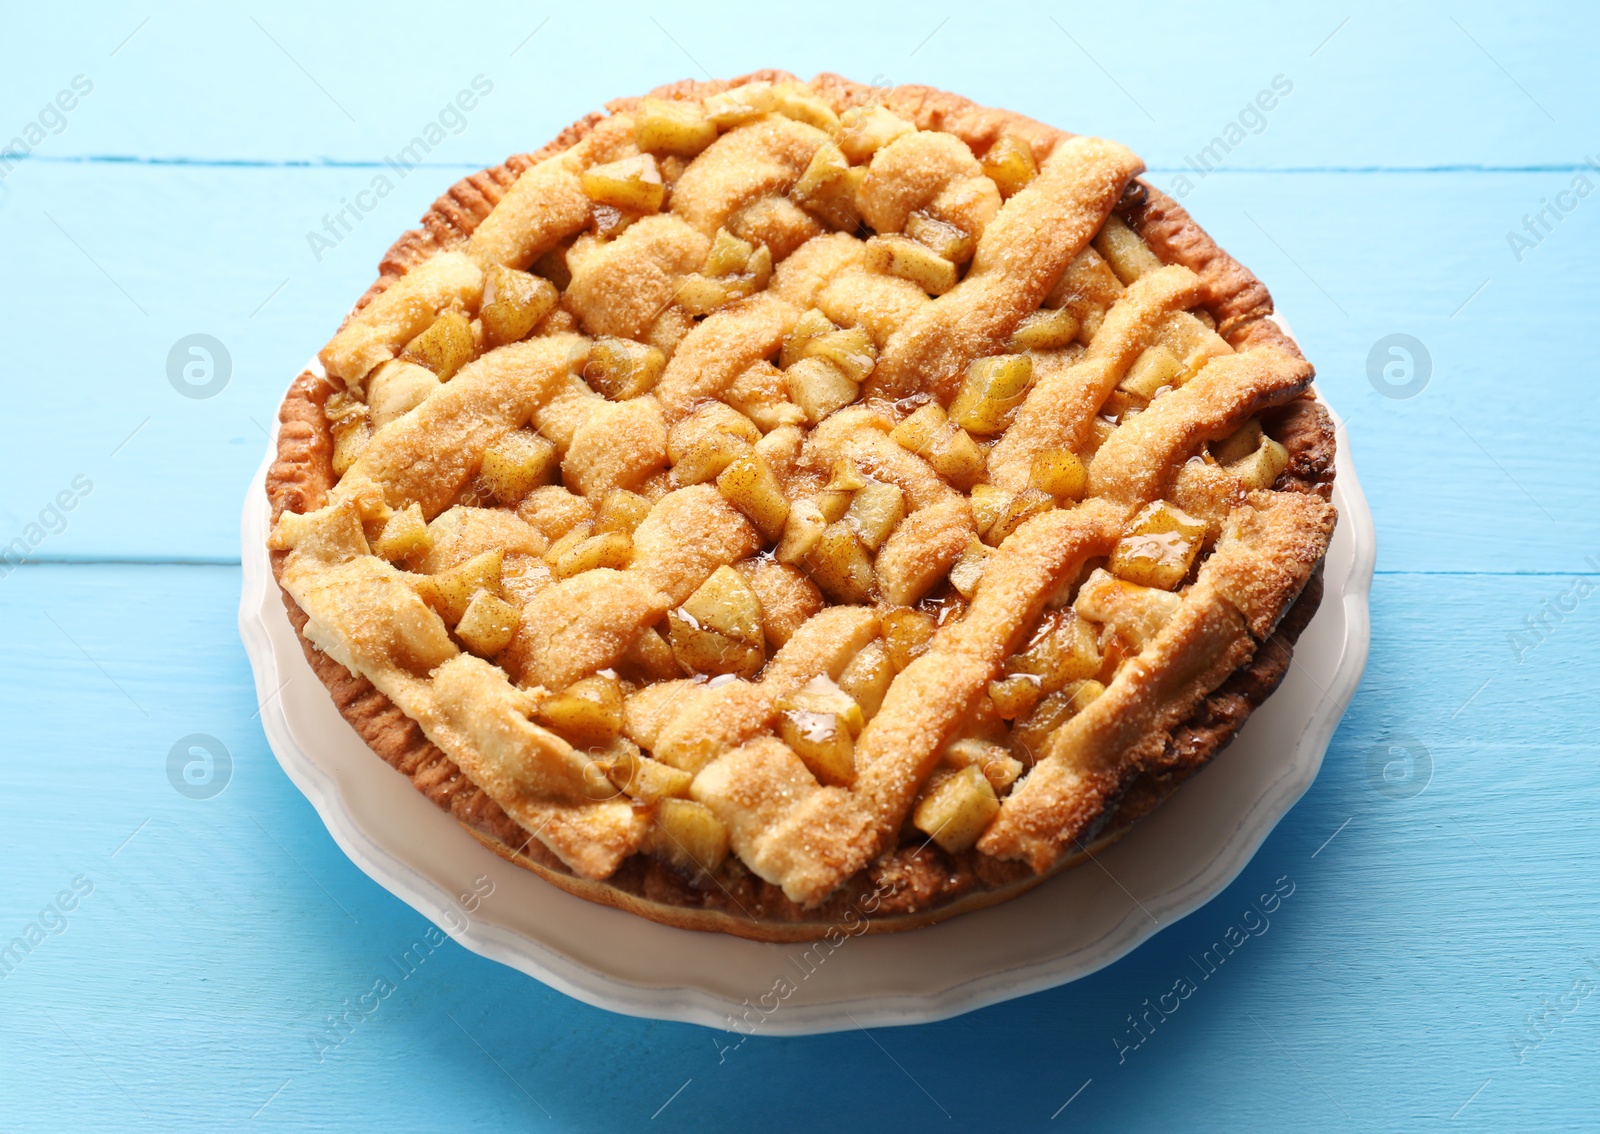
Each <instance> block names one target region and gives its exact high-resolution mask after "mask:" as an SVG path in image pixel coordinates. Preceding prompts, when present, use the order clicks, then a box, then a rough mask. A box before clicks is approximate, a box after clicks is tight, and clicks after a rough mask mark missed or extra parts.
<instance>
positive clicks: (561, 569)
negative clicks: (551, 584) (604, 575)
mask: <svg viewBox="0 0 1600 1134" xmlns="http://www.w3.org/2000/svg"><path fill="white" fill-rule="evenodd" d="M632 562H633V540H632V538H631V537H629V535H628V533H627V532H620V531H609V532H600V533H599V534H597V535H591V536H589V537H587V538H585V539H581V540H579V541H577V542H576V543H574V544H573V545H572V546H570V547H568V548H565V549H564V550H563V551H562V552H561V554H560V555H559V556H557V557H556V561H555V562H554V563H553V564H551V566H550V570H551V573H552V574H554V575H555V577H556V578H557V579H570V578H572V577H573V576H574V575H581V574H583V572H585V571H593V570H595V569H596V568H599V567H610V568H611V569H613V570H616V571H620V570H622V569H623V568H624V567H626V566H627V565H628V564H630V563H632Z"/></svg>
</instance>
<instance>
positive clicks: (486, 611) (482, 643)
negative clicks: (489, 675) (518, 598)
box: [456, 591, 521, 658]
mask: <svg viewBox="0 0 1600 1134" xmlns="http://www.w3.org/2000/svg"><path fill="white" fill-rule="evenodd" d="M520 614H521V612H520V611H519V610H518V609H517V608H516V607H515V606H513V605H511V604H510V603H509V602H507V601H506V600H505V599H502V598H497V597H496V596H494V595H492V594H490V593H489V592H488V591H478V592H477V593H476V594H474V595H473V596H472V601H471V602H469V603H467V609H466V610H465V611H463V612H462V614H461V621H460V622H457V623H456V637H458V638H460V639H461V640H462V641H463V642H465V643H466V645H467V649H469V650H471V651H472V652H473V653H475V654H477V655H478V656H479V657H482V658H492V657H494V655H495V654H498V653H499V652H500V651H501V650H503V649H505V648H506V647H507V646H509V645H510V644H511V639H513V638H515V637H516V636H517V622H518V619H519V616H520Z"/></svg>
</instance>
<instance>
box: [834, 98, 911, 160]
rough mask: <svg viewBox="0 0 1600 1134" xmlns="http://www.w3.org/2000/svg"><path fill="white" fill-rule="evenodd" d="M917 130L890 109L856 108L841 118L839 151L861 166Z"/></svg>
mask: <svg viewBox="0 0 1600 1134" xmlns="http://www.w3.org/2000/svg"><path fill="white" fill-rule="evenodd" d="M916 130H917V128H916V126H914V125H913V124H912V123H910V122H907V121H906V120H905V119H904V118H901V117H900V116H899V115H898V114H896V113H894V111H892V110H890V109H889V108H888V107H885V106H879V105H871V106H852V107H851V108H850V109H849V110H846V111H845V112H844V113H843V114H841V115H839V148H840V149H841V150H843V151H844V156H845V157H847V158H849V159H850V160H851V161H852V162H855V163H857V164H860V163H861V162H864V161H868V160H870V159H871V157H872V155H873V154H875V153H877V152H878V151H879V150H881V149H882V148H883V147H884V146H887V145H888V144H889V143H890V142H892V141H894V140H895V139H896V138H899V137H902V136H903V135H906V134H914V133H916Z"/></svg>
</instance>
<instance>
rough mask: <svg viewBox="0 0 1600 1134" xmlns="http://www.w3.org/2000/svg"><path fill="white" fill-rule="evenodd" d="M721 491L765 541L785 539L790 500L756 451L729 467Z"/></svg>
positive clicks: (720, 479)
mask: <svg viewBox="0 0 1600 1134" xmlns="http://www.w3.org/2000/svg"><path fill="white" fill-rule="evenodd" d="M724 436H726V435H725V434H724ZM717 491H718V492H720V493H722V495H723V496H724V497H726V498H727V500H728V502H729V503H730V504H732V505H733V506H734V507H735V508H737V509H739V511H741V512H743V513H744V514H745V515H746V516H747V517H749V519H750V522H751V523H752V524H754V525H755V526H756V530H757V531H758V532H760V533H761V536H762V538H763V539H766V540H768V541H769V542H770V541H772V540H776V539H777V538H778V537H780V536H781V535H783V528H784V524H785V523H786V522H787V521H788V519H789V499H788V497H786V496H784V494H783V486H782V485H781V484H779V483H778V478H777V475H776V474H774V473H773V471H772V468H771V467H770V466H769V465H768V464H767V462H766V461H764V460H762V459H761V458H760V457H759V456H757V455H756V453H755V452H754V451H753V450H748V449H747V450H746V451H745V452H744V453H742V454H740V455H739V456H737V457H735V458H734V459H733V460H732V461H730V462H729V463H728V465H727V467H726V468H724V469H723V470H722V472H721V474H720V475H719V476H718V477H717Z"/></svg>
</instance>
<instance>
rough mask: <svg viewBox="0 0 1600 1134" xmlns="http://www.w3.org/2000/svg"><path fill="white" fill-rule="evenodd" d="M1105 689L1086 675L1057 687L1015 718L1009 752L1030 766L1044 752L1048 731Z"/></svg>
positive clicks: (1059, 725)
mask: <svg viewBox="0 0 1600 1134" xmlns="http://www.w3.org/2000/svg"><path fill="white" fill-rule="evenodd" d="M1105 691H1106V687H1105V686H1104V685H1101V684H1100V683H1099V682H1098V681H1095V680H1094V679H1092V678H1090V679H1087V680H1084V681H1074V682H1071V683H1070V684H1067V685H1065V686H1063V687H1062V688H1060V689H1057V690H1056V691H1055V692H1054V693H1052V694H1050V695H1049V696H1048V697H1046V698H1045V699H1044V700H1042V701H1040V702H1039V705H1038V707H1037V708H1035V709H1034V710H1033V712H1032V713H1031V714H1030V715H1029V716H1028V717H1027V719H1026V720H1021V721H1018V722H1017V724H1016V726H1015V727H1014V728H1012V730H1011V738H1010V744H1011V751H1012V752H1014V753H1016V754H1017V755H1018V756H1019V757H1021V759H1022V761H1023V763H1025V764H1029V765H1032V764H1033V762H1034V761H1035V760H1037V759H1038V758H1039V757H1041V756H1043V755H1044V747H1045V742H1046V741H1047V740H1049V739H1050V734H1051V733H1053V732H1055V730H1056V729H1058V728H1060V727H1061V726H1062V725H1064V724H1066V723H1067V721H1069V720H1071V719H1072V718H1073V717H1074V716H1075V715H1076V714H1078V713H1081V712H1082V711H1083V710H1084V709H1085V708H1087V707H1088V705H1089V702H1091V701H1093V700H1094V699H1095V698H1096V697H1098V696H1100V694H1102V693H1104V692H1105Z"/></svg>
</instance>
